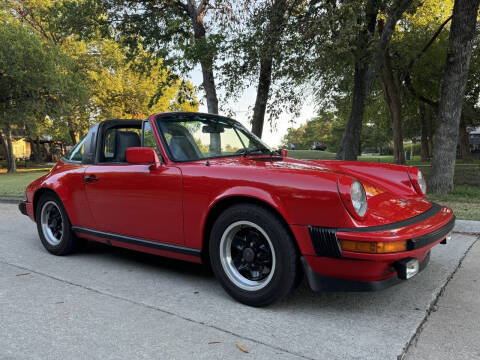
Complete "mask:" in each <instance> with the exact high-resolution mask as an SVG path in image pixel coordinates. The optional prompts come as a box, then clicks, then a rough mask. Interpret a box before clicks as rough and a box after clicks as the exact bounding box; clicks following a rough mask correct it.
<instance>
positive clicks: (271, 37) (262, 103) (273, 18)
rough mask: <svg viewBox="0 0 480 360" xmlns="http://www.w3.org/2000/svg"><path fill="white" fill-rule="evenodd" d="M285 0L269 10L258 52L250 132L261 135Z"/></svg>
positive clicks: (283, 20)
mask: <svg viewBox="0 0 480 360" xmlns="http://www.w3.org/2000/svg"><path fill="white" fill-rule="evenodd" d="M286 5H287V3H286V1H285V0H276V1H275V2H274V3H273V5H272V7H271V11H270V18H269V24H268V27H267V29H266V30H265V33H264V36H265V38H264V40H263V45H262V49H261V54H260V74H259V78H258V87H257V97H256V99H255V106H254V108H253V117H252V132H253V133H254V134H255V135H257V136H258V137H262V133H263V124H264V122H265V112H266V109H267V102H268V98H269V92H270V86H271V83H272V67H273V57H274V54H275V53H276V52H277V51H279V48H278V47H279V41H280V37H281V34H282V32H283V29H284V24H285V12H286V8H287V6H286Z"/></svg>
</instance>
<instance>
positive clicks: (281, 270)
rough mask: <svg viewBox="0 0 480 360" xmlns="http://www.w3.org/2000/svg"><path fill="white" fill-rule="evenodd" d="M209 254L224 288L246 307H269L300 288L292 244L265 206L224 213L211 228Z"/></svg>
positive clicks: (235, 208) (234, 208)
mask: <svg viewBox="0 0 480 360" xmlns="http://www.w3.org/2000/svg"><path fill="white" fill-rule="evenodd" d="M209 251H210V260H211V264H212V269H213V271H214V273H215V276H216V277H217V279H218V280H219V281H220V284H221V285H222V286H223V288H224V289H225V290H226V291H227V293H228V294H230V296H232V297H233V298H234V299H236V300H237V301H239V302H241V303H243V304H246V305H250V306H267V305H270V304H272V303H274V302H276V301H278V300H280V299H282V298H283V297H285V296H286V295H287V294H288V293H290V292H291V291H292V290H293V289H294V288H295V286H296V284H297V283H298V279H299V276H300V271H299V261H298V260H299V257H298V253H297V250H296V248H295V245H294V239H293V238H292V236H291V235H290V232H289V231H288V229H287V228H286V226H285V225H284V224H283V222H282V221H281V220H280V219H279V218H278V217H277V216H276V214H274V213H273V212H271V211H270V210H268V209H266V208H263V207H261V206H257V205H253V204H239V205H234V206H232V207H230V208H228V209H227V210H225V211H224V212H223V213H222V214H221V215H220V216H219V217H218V219H217V220H216V221H215V224H214V225H213V228H212V232H211V236H210V249H209Z"/></svg>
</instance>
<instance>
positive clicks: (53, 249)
mask: <svg viewBox="0 0 480 360" xmlns="http://www.w3.org/2000/svg"><path fill="white" fill-rule="evenodd" d="M49 201H53V202H55V204H56V205H57V206H58V208H59V209H60V213H61V215H62V227H63V238H62V240H61V241H60V243H59V244H58V245H52V244H50V243H48V241H47V240H46V239H45V235H44V234H43V229H42V223H41V214H42V208H43V206H44V205H45V203H47V202H49ZM35 214H36V216H35V217H36V220H37V221H36V222H37V230H38V234H39V236H40V240H41V241H42V244H43V246H44V247H45V249H46V250H47V251H48V252H50V253H51V254H54V255H66V254H70V253H72V252H73V251H74V250H75V247H76V238H75V235H74V234H73V233H72V229H71V223H70V219H69V218H68V215H67V212H66V211H65V208H64V206H63V204H62V202H61V201H60V199H59V198H58V196H56V195H54V194H45V195H43V196H42V197H41V198H40V200H39V201H38V204H37V207H36V211H35Z"/></svg>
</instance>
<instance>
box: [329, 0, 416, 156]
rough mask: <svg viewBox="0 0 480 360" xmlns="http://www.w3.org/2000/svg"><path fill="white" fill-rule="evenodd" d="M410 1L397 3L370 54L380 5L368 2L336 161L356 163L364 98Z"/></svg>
mask: <svg viewBox="0 0 480 360" xmlns="http://www.w3.org/2000/svg"><path fill="white" fill-rule="evenodd" d="M412 1H413V0H399V1H398V3H397V4H396V6H395V7H394V9H393V10H392V11H391V13H390V14H389V16H388V19H387V21H386V23H385V26H384V27H383V31H382V33H381V35H380V39H379V40H378V43H377V46H376V48H375V50H374V51H373V54H369V52H370V42H371V40H372V39H373V35H374V33H375V24H376V22H377V14H378V7H379V1H378V0H368V2H367V5H366V20H365V25H364V29H363V31H362V33H361V34H360V36H359V41H358V47H359V48H360V49H361V50H360V53H359V54H356V60H355V75H354V85H353V100H352V110H351V112H350V117H349V118H348V122H347V126H346V127H345V131H344V133H343V137H342V141H341V143H340V146H339V148H338V152H337V159H340V160H357V156H358V155H359V149H360V136H361V134H362V123H363V116H364V114H365V104H366V101H367V97H368V96H369V95H370V92H371V91H372V88H373V85H374V84H375V80H376V78H377V75H378V72H379V71H380V69H381V68H382V66H383V64H384V62H385V52H386V51H387V47H388V44H389V43H390V39H391V37H392V34H393V32H394V31H395V25H396V23H397V21H398V20H399V19H400V17H401V16H402V14H403V13H404V12H405V10H406V9H407V8H408V7H409V6H410V4H411V3H412Z"/></svg>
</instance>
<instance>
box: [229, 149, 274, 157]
mask: <svg viewBox="0 0 480 360" xmlns="http://www.w3.org/2000/svg"><path fill="white" fill-rule="evenodd" d="M270 153H271V151H270V150H268V149H267V148H262V149H246V148H244V149H240V150H238V152H237V154H240V155H243V156H249V155H255V154H270Z"/></svg>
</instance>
